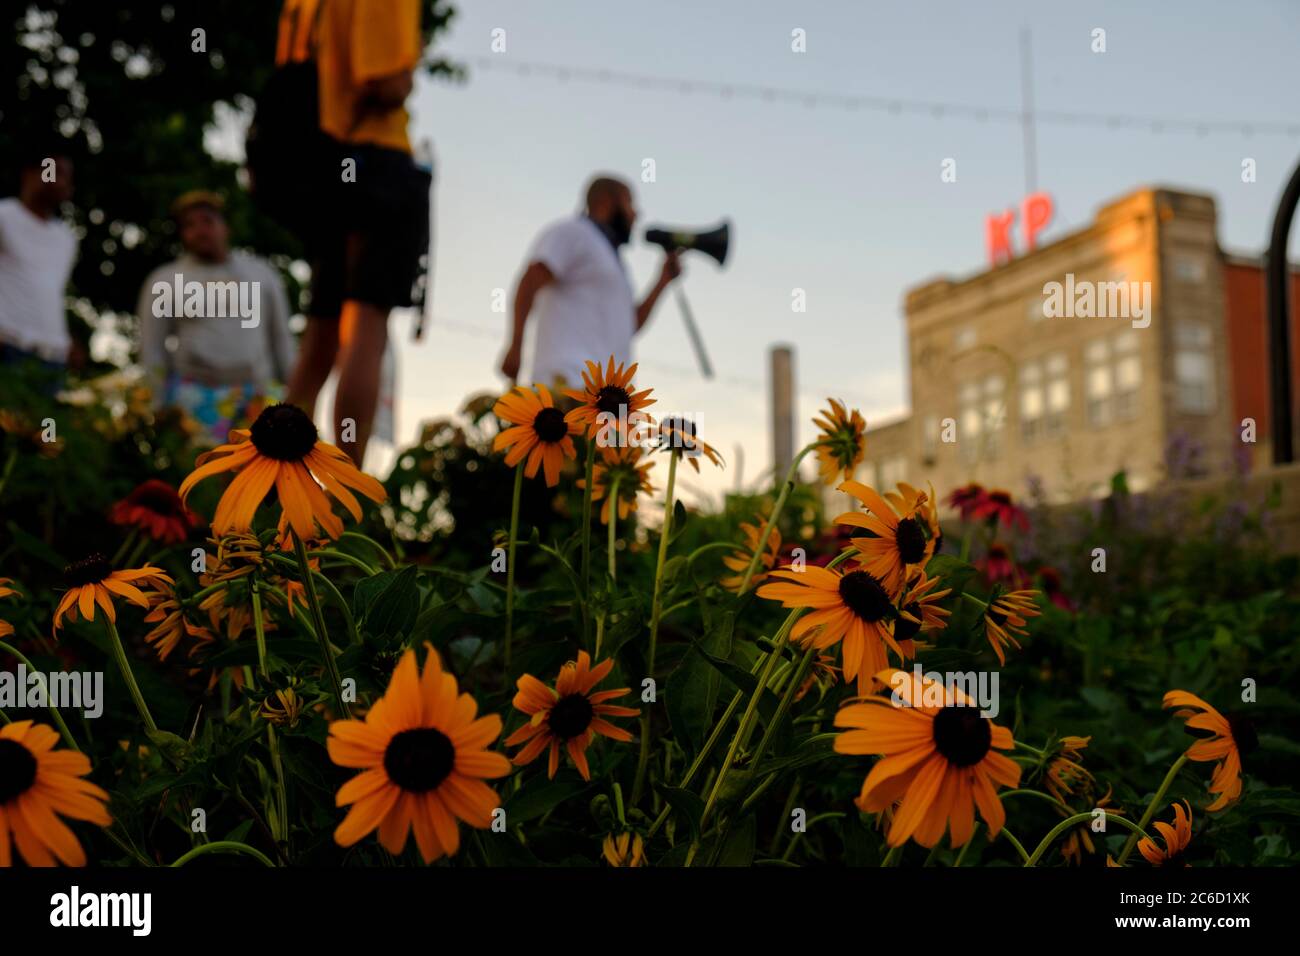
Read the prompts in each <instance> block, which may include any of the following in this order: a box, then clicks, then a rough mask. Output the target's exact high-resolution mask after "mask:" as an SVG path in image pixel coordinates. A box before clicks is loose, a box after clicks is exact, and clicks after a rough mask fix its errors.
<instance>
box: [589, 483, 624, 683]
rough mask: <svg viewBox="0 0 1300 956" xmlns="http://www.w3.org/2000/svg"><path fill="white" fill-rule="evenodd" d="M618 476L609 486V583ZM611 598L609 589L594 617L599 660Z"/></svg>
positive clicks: (607, 547)
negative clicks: (600, 613) (597, 613)
mask: <svg viewBox="0 0 1300 956" xmlns="http://www.w3.org/2000/svg"><path fill="white" fill-rule="evenodd" d="M619 477H620V476H619V475H615V476H614V480H613V481H612V482H610V488H609V540H608V542H607V543H606V546H605V550H606V552H608V555H607V559H606V561H607V564H606V567H607V570H608V571H609V580H610V582H611V583H612V582H613V581H614V579H615V578H614V575H615V571H614V554H615V547H616V545H617V543H618V532H617V530H616V528H617V526H618V480H619ZM613 600H614V594H613V592H612V591H611V592H610V593H609V594H607V595H606V596H605V613H604V614H602V615H601V616H600V617H598V618H597V619H596V651H595V660H600V645H601V641H602V640H603V639H604V637H605V618H607V617H609V615H610V603H611V602H612V601H613Z"/></svg>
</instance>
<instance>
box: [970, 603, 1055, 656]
mask: <svg viewBox="0 0 1300 956" xmlns="http://www.w3.org/2000/svg"><path fill="white" fill-rule="evenodd" d="M1037 597H1038V592H1037V591H1034V590H1024V591H1008V592H1006V593H1005V594H999V595H996V596H995V597H994V598H993V600H992V601H990V602H989V605H988V607H986V608H985V609H984V636H985V637H987V638H988V642H989V646H990V647H992V648H993V653H995V654H997V655H998V663H999V664H1005V663H1006V662H1007V655H1006V648H1008V647H1014V648H1016V649H1017V650H1019V649H1020V642H1019V641H1017V640H1016V638H1018V637H1025V636H1027V635H1028V634H1029V632H1028V631H1027V630H1026V629H1025V625H1026V619H1027V618H1031V617H1038V615H1040V614H1042V613H1043V612H1042V611H1041V610H1039V608H1038V605H1037V603H1035V598H1037Z"/></svg>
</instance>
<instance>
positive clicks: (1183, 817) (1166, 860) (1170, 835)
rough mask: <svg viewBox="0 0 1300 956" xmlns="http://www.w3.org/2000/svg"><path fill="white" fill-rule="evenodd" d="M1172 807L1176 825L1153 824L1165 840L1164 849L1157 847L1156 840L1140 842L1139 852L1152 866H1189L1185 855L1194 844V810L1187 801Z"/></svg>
mask: <svg viewBox="0 0 1300 956" xmlns="http://www.w3.org/2000/svg"><path fill="white" fill-rule="evenodd" d="M1170 806H1171V807H1173V808H1174V825H1173V826H1170V825H1169V824H1167V823H1163V822H1161V821H1159V820H1157V821H1156V822H1155V823H1154V824H1152V825H1153V826H1154V827H1155V828H1156V830H1157V831H1158V832H1159V833H1160V836H1161V837H1163V838H1164V841H1165V845H1164V848H1163V849H1162V848H1161V847H1158V846H1156V841H1155V840H1149V839H1147V838H1146V837H1143V838H1142V839H1141V840H1138V845H1137V847H1138V852H1139V853H1141V854H1142V855H1143V856H1144V857H1145V858H1146V861H1147V862H1148V863H1150V864H1151V865H1152V866H1187V861H1186V860H1184V859H1183V855H1184V854H1185V853H1186V852H1187V847H1188V845H1189V844H1190V843H1191V842H1192V808H1191V806H1190V805H1189V804H1188V803H1187V801H1186V800H1184V801H1183V802H1182V804H1177V803H1171V804H1170ZM1184 807H1186V810H1184V809H1183V808H1184Z"/></svg>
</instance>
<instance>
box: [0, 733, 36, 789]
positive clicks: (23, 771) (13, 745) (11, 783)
mask: <svg viewBox="0 0 1300 956" xmlns="http://www.w3.org/2000/svg"><path fill="white" fill-rule="evenodd" d="M35 782H36V758H35V757H34V756H32V752H31V751H30V750H28V749H27V748H26V747H24V746H23V745H22V744H20V743H18V741H16V740H3V739H0V806H4V805H5V804H6V803H8V802H9V801H10V800H13V799H14V798H15V797H17V796H20V795H21V794H24V793H26V792H27V791H28V790H29V789H30V788H31V786H32V784H34V783H35Z"/></svg>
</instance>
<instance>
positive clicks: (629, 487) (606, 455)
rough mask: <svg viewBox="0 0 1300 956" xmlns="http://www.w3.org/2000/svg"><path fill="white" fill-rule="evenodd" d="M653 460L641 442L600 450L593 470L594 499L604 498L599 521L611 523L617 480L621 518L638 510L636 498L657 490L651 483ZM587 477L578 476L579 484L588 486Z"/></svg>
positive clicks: (592, 491)
mask: <svg viewBox="0 0 1300 956" xmlns="http://www.w3.org/2000/svg"><path fill="white" fill-rule="evenodd" d="M653 467H654V462H653V461H647V460H645V453H644V452H643V451H642V449H641V448H640V447H639V446H636V445H624V446H622V447H617V448H616V447H605V448H601V450H600V457H599V458H597V459H596V463H595V466H594V467H593V469H592V473H591V500H592V501H603V502H604V504H602V505H601V506H600V523H601V524H609V514H610V503H611V501H612V499H611V498H610V492H611V491H612V490H613V488H614V484H615V482H617V483H618V520H619V521H623V520H624V519H626V518H627V516H628V515H629V514H631V513H632V512H633V511H635V510H636V504H637V498H638V497H640V496H641V495H649V494H653V493H654V486H653V485H651V484H650V469H651V468H653ZM586 486H587V482H586V479H585V478H579V479H578V487H579V488H585V487H586Z"/></svg>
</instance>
